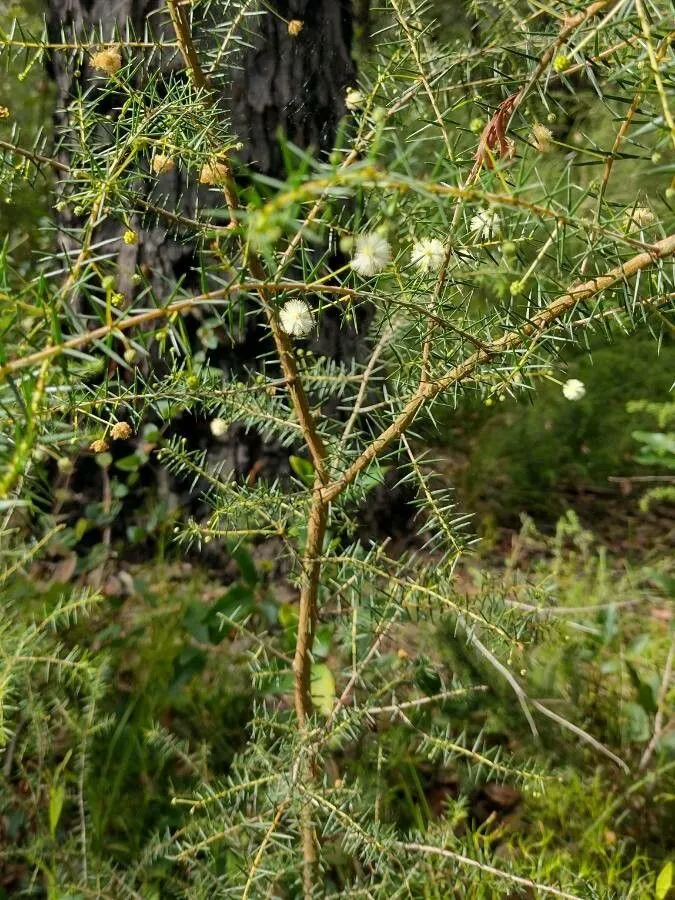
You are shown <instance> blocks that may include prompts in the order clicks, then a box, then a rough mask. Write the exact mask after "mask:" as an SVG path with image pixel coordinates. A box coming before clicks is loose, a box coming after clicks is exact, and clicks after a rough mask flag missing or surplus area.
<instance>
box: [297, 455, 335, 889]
mask: <svg viewBox="0 0 675 900" xmlns="http://www.w3.org/2000/svg"><path fill="white" fill-rule="evenodd" d="M322 487H323V481H322V479H321V476H320V475H319V473H318V472H317V474H316V477H315V482H314V493H313V496H312V505H311V508H310V513H309V521H308V523H307V541H306V543H305V552H304V555H303V560H302V585H301V588H300V609H299V615H298V636H297V640H296V644H295V657H294V659H293V675H294V679H295V688H294V700H295V711H296V714H297V717H298V724H299V726H300V729H301V730H304V729H305V728H306V725H307V718H308V716H309V715H310V714H311V712H312V645H313V643H314V634H315V631H316V620H317V599H318V595H319V582H320V576H321V554H322V551H323V542H324V538H325V535H326V525H327V522H328V504H327V503H326V502H325V501H324V500H322V498H321V488H322ZM312 774H313V761H312V760H311V759H309V760H308V761H307V762H306V763H305V769H304V771H303V772H301V773H300V778H304V777H308V778H311V777H312ZM300 826H301V830H302V856H303V873H302V884H303V893H304V896H305V900H309V898H311V896H312V887H313V884H314V875H315V868H316V861H317V849H316V842H315V840H314V829H313V826H312V814H311V810H310V808H309V806H305V807H304V808H303V810H302V814H301V820H300Z"/></svg>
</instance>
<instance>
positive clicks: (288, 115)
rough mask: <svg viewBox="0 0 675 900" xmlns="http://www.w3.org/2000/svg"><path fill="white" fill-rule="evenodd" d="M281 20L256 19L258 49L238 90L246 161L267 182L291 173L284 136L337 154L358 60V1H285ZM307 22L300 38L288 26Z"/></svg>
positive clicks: (237, 118)
mask: <svg viewBox="0 0 675 900" xmlns="http://www.w3.org/2000/svg"><path fill="white" fill-rule="evenodd" d="M272 5H273V7H274V9H275V11H276V13H277V14H276V15H274V14H271V13H270V14H268V15H264V16H261V17H260V18H259V19H257V20H256V23H257V24H256V30H255V32H254V38H253V42H254V49H252V50H250V51H249V52H248V53H246V55H245V57H244V60H243V65H242V67H241V69H239V70H238V71H236V72H235V73H234V80H233V84H232V100H231V106H232V123H233V126H234V130H235V132H236V133H237V134H238V135H239V138H240V140H241V141H242V143H243V144H244V147H243V150H242V152H241V156H242V159H243V160H244V161H245V162H247V163H249V164H252V165H253V166H254V168H256V169H257V170H258V171H260V172H264V173H265V174H267V175H274V176H280V175H283V174H284V171H283V169H284V166H283V158H282V155H281V150H280V146H279V133H280V132H281V133H283V135H285V137H286V138H287V139H288V140H289V141H290V142H291V143H293V144H296V145H297V146H298V147H301V148H303V149H311V150H313V151H314V152H315V153H319V154H321V153H323V154H325V153H326V152H329V151H330V150H331V149H332V147H333V142H334V139H335V133H336V130H337V124H338V122H339V120H340V118H341V117H342V116H344V114H345V112H346V107H345V102H344V97H345V90H346V88H347V87H348V86H349V85H350V84H352V82H353V80H354V76H355V71H354V65H353V63H352V59H351V43H352V18H351V0H277V2H276V3H274V4H272ZM291 21H296V22H302V29H301V31H300V32H299V34H297V35H295V36H293V35H291V34H289V28H288V23H289V22H291Z"/></svg>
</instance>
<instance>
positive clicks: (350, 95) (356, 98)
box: [345, 87, 363, 112]
mask: <svg viewBox="0 0 675 900" xmlns="http://www.w3.org/2000/svg"><path fill="white" fill-rule="evenodd" d="M345 106H346V107H347V109H350V110H352V112H354V111H356V110H357V109H361V107H362V106H363V94H362V93H361V91H360V90H359V89H358V88H354V87H350V88H347V92H346V93H345Z"/></svg>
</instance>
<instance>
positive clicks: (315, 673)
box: [311, 663, 335, 716]
mask: <svg viewBox="0 0 675 900" xmlns="http://www.w3.org/2000/svg"><path fill="white" fill-rule="evenodd" d="M311 692H312V703H313V704H314V707H315V708H316V709H317V710H318V711H319V712H320V713H321V714H322V715H324V716H329V715H330V713H331V710H332V709H333V707H334V706H335V678H334V677H333V673H332V672H331V670H330V669H329V668H328V666H327V665H325V664H324V663H319V664H318V665H315V666H314V667H313V668H312V684H311Z"/></svg>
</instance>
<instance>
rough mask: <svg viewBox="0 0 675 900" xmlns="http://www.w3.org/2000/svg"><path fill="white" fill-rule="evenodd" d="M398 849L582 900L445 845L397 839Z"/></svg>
mask: <svg viewBox="0 0 675 900" xmlns="http://www.w3.org/2000/svg"><path fill="white" fill-rule="evenodd" d="M394 847H395V848H396V847H398V848H399V849H400V850H405V851H406V852H407V853H416V854H419V853H424V854H426V855H428V856H443V857H445V859H452V860H453V861H454V862H457V863H459V864H460V865H462V866H470V867H471V868H474V869H480V870H481V872H485V873H486V874H488V875H494V876H495V877H496V878H503V879H504V880H505V881H512V882H514V883H515V884H520V885H522V886H523V887H526V888H530V890H533V891H541V893H542V894H552V895H553V896H554V897H563V898H565V900H582V898H581V897H579V895H578V894H569V893H567V891H561V890H560V889H559V888H554V887H550V886H549V885H547V884H541V883H540V882H538V881H532V880H531V879H529V878H521V877H520V875H514V874H513V873H512V872H505V871H504V869H498V868H497V867H496V866H490V865H488V864H487V863H483V862H479V860H477V859H472V858H471V857H470V856H464V854H463V853H455V851H454V850H448V849H447V848H445V847H434V846H433V844H418V843H415V842H413V841H410V842H403V841H398V842H396V844H394Z"/></svg>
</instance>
